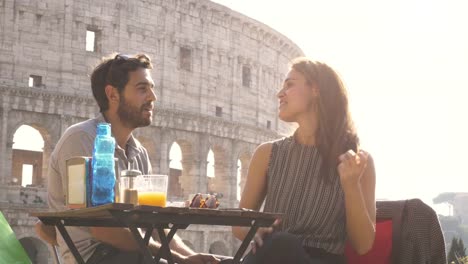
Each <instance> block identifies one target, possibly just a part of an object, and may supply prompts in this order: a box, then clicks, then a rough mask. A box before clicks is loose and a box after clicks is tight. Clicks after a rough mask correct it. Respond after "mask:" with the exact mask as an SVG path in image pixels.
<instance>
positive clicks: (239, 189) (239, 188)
mask: <svg viewBox="0 0 468 264" xmlns="http://www.w3.org/2000/svg"><path fill="white" fill-rule="evenodd" d="M241 180H242V162H241V161H240V159H238V160H237V184H236V186H237V201H240V198H241Z"/></svg>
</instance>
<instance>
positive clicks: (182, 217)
mask: <svg viewBox="0 0 468 264" xmlns="http://www.w3.org/2000/svg"><path fill="white" fill-rule="evenodd" d="M30 215H31V216H35V217H38V218H39V219H40V220H41V221H42V222H44V223H45V224H54V222H56V221H64V224H65V225H71V226H126V225H127V224H128V221H130V222H132V223H133V224H135V225H136V226H138V227H144V226H148V225H155V224H159V225H164V224H178V225H190V224H201V225H224V226H252V225H253V223H254V222H255V224H256V225H257V226H270V225H271V224H272V223H273V222H274V221H275V220H276V219H278V218H281V214H276V213H264V212H257V211H252V210H248V209H237V208H236V209H234V208H231V209H228V208H226V209H206V208H187V207H183V208H181V207H157V206H147V205H141V206H134V205H132V204H122V203H112V204H106V205H101V206H96V207H90V208H82V209H70V210H65V211H59V212H32V213H31V214H30ZM122 219H125V221H126V223H125V224H124V223H122V221H121V220H122Z"/></svg>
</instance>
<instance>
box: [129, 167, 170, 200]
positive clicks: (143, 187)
mask: <svg viewBox="0 0 468 264" xmlns="http://www.w3.org/2000/svg"><path fill="white" fill-rule="evenodd" d="M136 181H137V182H136V185H137V188H138V204H139V205H152V206H160V207H165V206H166V200H167V183H168V176H167V175H161V174H152V175H140V176H138V177H137V180H136Z"/></svg>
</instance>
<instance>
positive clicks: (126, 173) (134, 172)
mask: <svg viewBox="0 0 468 264" xmlns="http://www.w3.org/2000/svg"><path fill="white" fill-rule="evenodd" d="M138 175H141V171H139V170H123V171H121V172H120V177H136V176H138Z"/></svg>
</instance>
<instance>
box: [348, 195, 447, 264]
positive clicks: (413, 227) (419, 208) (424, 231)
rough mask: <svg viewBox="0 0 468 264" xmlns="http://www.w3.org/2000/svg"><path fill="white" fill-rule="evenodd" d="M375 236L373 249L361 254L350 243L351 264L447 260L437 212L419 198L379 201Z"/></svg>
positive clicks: (435, 263) (419, 263)
mask: <svg viewBox="0 0 468 264" xmlns="http://www.w3.org/2000/svg"><path fill="white" fill-rule="evenodd" d="M376 207H377V224H376V237H375V241H374V245H373V247H372V249H371V250H370V251H369V252H368V253H366V254H365V255H362V256H359V255H358V254H356V253H355V252H354V250H353V249H352V248H351V247H350V246H347V248H346V251H345V255H346V257H347V258H348V263H350V264H366V263H378V264H381V263H385V264H387V263H388V264H390V263H391V264H441V263H447V259H446V252H445V243H444V237H443V234H442V230H441V228H440V223H439V220H438V217H437V214H436V213H435V211H434V210H433V209H432V208H431V207H430V206H428V205H427V204H425V203H424V202H422V201H421V200H419V199H411V200H403V201H377V204H376Z"/></svg>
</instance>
